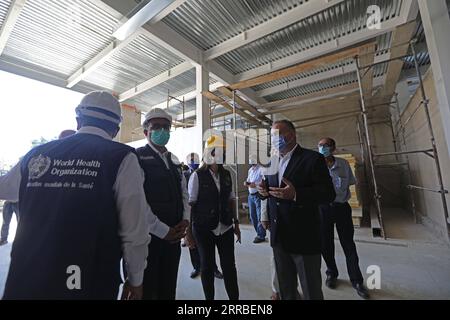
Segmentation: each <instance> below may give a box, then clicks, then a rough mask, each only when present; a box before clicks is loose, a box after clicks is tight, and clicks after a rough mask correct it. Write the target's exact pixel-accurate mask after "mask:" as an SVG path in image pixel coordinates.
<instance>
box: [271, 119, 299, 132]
mask: <svg viewBox="0 0 450 320" xmlns="http://www.w3.org/2000/svg"><path fill="white" fill-rule="evenodd" d="M280 123H282V124H285V125H286V126H287V127H288V128H289V129H290V130H292V131H294V132H296V130H295V126H294V124H293V123H292V122H291V121H289V120H286V119H283V120H277V121H275V122H274V123H273V124H280Z"/></svg>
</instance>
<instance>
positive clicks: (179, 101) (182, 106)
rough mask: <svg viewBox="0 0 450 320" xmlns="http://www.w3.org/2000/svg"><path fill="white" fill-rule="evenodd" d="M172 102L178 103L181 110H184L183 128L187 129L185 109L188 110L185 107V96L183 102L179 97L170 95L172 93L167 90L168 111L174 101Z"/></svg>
mask: <svg viewBox="0 0 450 320" xmlns="http://www.w3.org/2000/svg"><path fill="white" fill-rule="evenodd" d="M172 100H175V101H177V102H178V103H179V104H180V105H181V108H182V110H183V121H182V127H183V128H186V127H187V124H186V117H185V113H186V110H185V108H186V106H185V101H184V96H183V100H180V99H178V98H177V97H174V96H171V95H170V91H169V90H167V109H169V107H170V101H172Z"/></svg>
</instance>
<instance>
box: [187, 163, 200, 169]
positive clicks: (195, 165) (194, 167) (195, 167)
mask: <svg viewBox="0 0 450 320" xmlns="http://www.w3.org/2000/svg"><path fill="white" fill-rule="evenodd" d="M198 166H199V164H198V163H195V162H191V163H189V167H190V168H191V169H192V170H197V169H198Z"/></svg>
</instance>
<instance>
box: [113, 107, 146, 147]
mask: <svg viewBox="0 0 450 320" xmlns="http://www.w3.org/2000/svg"><path fill="white" fill-rule="evenodd" d="M122 118H123V119H122V123H121V125H120V131H119V133H118V134H117V137H116V139H117V140H118V141H120V142H122V143H128V142H132V141H136V140H141V139H145V136H144V133H143V130H135V129H138V128H140V127H141V113H140V112H139V111H138V110H137V109H136V107H134V106H130V105H127V104H122Z"/></svg>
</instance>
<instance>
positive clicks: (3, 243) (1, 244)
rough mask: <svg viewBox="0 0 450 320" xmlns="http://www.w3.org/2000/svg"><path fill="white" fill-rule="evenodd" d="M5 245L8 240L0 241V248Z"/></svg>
mask: <svg viewBox="0 0 450 320" xmlns="http://www.w3.org/2000/svg"><path fill="white" fill-rule="evenodd" d="M7 243H8V240H1V241H0V246H4V245H5V244H7Z"/></svg>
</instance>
